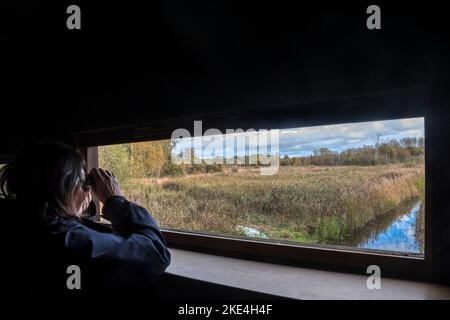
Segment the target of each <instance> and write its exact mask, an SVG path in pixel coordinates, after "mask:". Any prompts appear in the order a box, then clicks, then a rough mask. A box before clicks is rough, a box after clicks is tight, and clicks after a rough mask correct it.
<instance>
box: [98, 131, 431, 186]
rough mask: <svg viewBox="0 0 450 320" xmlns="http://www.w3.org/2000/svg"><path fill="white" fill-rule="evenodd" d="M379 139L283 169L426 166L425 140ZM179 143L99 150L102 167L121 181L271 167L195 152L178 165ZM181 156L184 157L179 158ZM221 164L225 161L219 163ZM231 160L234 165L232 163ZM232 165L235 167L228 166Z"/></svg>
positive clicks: (261, 159) (285, 162)
mask: <svg viewBox="0 0 450 320" xmlns="http://www.w3.org/2000/svg"><path fill="white" fill-rule="evenodd" d="M380 140H381V139H380V136H377V138H376V140H375V143H374V144H373V145H365V146H362V147H359V148H349V149H346V150H343V151H340V152H338V151H333V150H330V149H329V148H319V149H317V150H314V151H313V152H312V154H311V155H308V156H288V155H285V156H283V157H281V158H280V159H279V160H280V165H281V166H308V165H314V166H346V165H359V166H368V165H381V164H389V163H423V159H424V149H425V143H424V142H425V141H424V138H423V137H421V138H415V137H408V138H402V139H399V140H397V139H391V140H389V141H385V142H381V141H380ZM174 148H175V142H174V141H172V140H160V141H148V142H138V143H127V144H117V145H110V146H102V147H99V165H100V166H101V167H104V168H107V169H108V170H111V171H113V172H115V174H116V175H117V177H118V178H119V180H121V181H125V180H127V179H128V178H145V177H148V178H150V177H153V178H155V177H156V178H157V177H162V176H176V175H182V174H192V173H210V172H220V171H223V168H224V166H231V168H232V170H233V171H237V170H238V168H239V167H242V166H251V167H259V166H264V165H267V164H268V161H267V159H270V155H260V154H256V155H246V156H242V157H238V156H235V157H234V158H233V159H228V161H226V159H220V158H216V159H214V160H215V161H211V159H210V160H206V159H204V160H200V161H198V160H199V159H198V158H197V157H196V155H195V154H194V150H193V149H191V150H189V152H191V153H192V154H191V156H192V159H197V161H196V162H197V163H195V164H194V163H190V162H189V163H184V164H179V165H177V164H174V163H173V162H172V160H171V156H172V152H173V150H174ZM179 156H180V155H179ZM218 160H221V161H218ZM230 160H231V161H230ZM226 163H232V164H226Z"/></svg>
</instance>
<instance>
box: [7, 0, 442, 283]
mask: <svg viewBox="0 0 450 320" xmlns="http://www.w3.org/2000/svg"><path fill="white" fill-rule="evenodd" d="M73 3H75V2H72V1H71V2H68V1H58V2H57V3H51V2H50V3H48V2H45V3H44V2H40V1H2V2H1V3H0V61H1V70H0V79H1V80H2V81H1V82H2V84H1V85H0V112H1V113H0V114H1V115H0V120H1V124H0V136H1V137H2V138H1V139H0V162H2V161H3V159H6V158H8V156H9V155H10V154H12V153H13V152H14V151H15V150H17V149H19V148H20V147H21V146H22V145H24V144H26V143H28V142H31V141H33V140H38V139H41V138H58V139H66V140H68V141H73V134H74V133H77V132H84V134H82V135H81V136H80V137H79V143H80V144H81V145H83V144H84V145H95V144H98V143H113V142H119V141H121V140H127V139H144V138H155V137H163V136H167V135H168V134H170V132H171V130H172V129H175V128H176V127H179V126H183V127H187V128H191V126H192V120H194V119H195V120H203V119H205V120H207V124H206V125H205V127H211V126H215V127H218V128H225V127H230V126H231V127H235V126H238V125H239V126H241V127H245V126H252V127H257V126H260V127H263V128H264V127H266V128H267V126H271V125H273V126H276V125H279V126H289V125H290V124H293V123H295V124H302V125H312V124H319V123H339V122H343V121H357V120H369V119H372V118H373V119H375V118H378V119H384V118H389V117H401V116H423V115H426V116H427V117H428V120H427V124H428V126H427V161H428V162H429V163H432V166H431V170H428V169H429V168H427V183H428V182H431V183H430V184H427V190H428V191H427V192H429V194H430V198H429V200H430V201H429V202H430V207H428V208H427V210H428V209H432V210H434V211H433V212H436V214H434V215H435V217H434V220H433V222H432V223H433V225H434V226H435V230H434V232H433V234H432V235H431V236H430V238H429V239H428V240H427V241H433V242H434V243H436V246H434V248H435V249H434V250H435V252H436V255H434V256H435V261H436V262H435V263H434V264H433V266H431V267H430V268H432V269H433V270H435V271H436V274H441V275H442V274H447V278H448V271H446V270H449V269H450V254H449V252H450V238H449V236H448V235H449V234H450V231H449V229H448V228H447V226H449V225H450V221H449V219H450V218H449V215H448V214H447V213H448V212H450V207H449V205H448V203H447V201H446V199H447V198H448V192H449V191H450V190H449V187H448V181H449V179H450V177H449V170H448V168H447V166H448V163H447V162H448V161H447V158H446V157H445V156H444V155H445V154H446V153H448V141H450V140H449V139H450V132H449V126H448V123H449V95H448V92H447V88H448V83H449V81H448V80H449V73H448V72H447V70H448V67H449V65H448V56H449V55H448V54H449V50H448V49H449V41H448V38H449V34H448V32H447V29H448V28H447V26H446V23H447V21H448V19H447V17H446V14H447V13H446V11H445V9H444V8H445V7H444V4H443V3H422V2H419V3H415V2H410V1H377V4H378V5H379V6H380V7H381V11H382V29H381V30H376V31H370V30H368V29H367V28H366V26H365V23H366V18H367V14H366V13H365V12H366V8H367V6H368V5H370V4H372V2H369V1H358V2H356V1H355V2H353V1H352V2H350V1H345V2H342V1H340V2H337V1H327V2H325V1H315V2H311V3H303V2H298V1H297V2H294V3H295V4H292V3H290V2H286V3H283V2H279V1H277V2H270V3H267V4H265V3H261V2H245V3H244V2H243V1H230V0H228V1H211V0H208V1H206V0H205V1H203V0H202V1H177V0H164V1H163V0H161V1H156V0H155V1H147V2H145V3H146V4H143V2H136V3H130V2H122V3H117V4H115V3H111V2H109V1H95V2H94V1H81V0H80V1H76V4H78V5H79V6H80V7H81V11H82V14H81V15H82V29H81V30H68V29H67V28H66V18H67V14H66V13H65V12H66V8H67V6H68V5H70V4H73ZM168 119H170V120H168ZM176 119H179V120H176ZM159 120H161V121H162V122H160V123H158V121H159ZM163 120H167V121H165V122H164V121H163ZM155 122H156V123H155ZM142 126H143V127H145V129H144V130H140V128H141V127H142ZM105 128H113V129H114V128H115V129H114V130H111V131H107V132H104V133H101V132H97V131H95V130H104V129H105ZM141 129H142V128H141ZM427 212H428V211H427ZM437 266H439V267H437Z"/></svg>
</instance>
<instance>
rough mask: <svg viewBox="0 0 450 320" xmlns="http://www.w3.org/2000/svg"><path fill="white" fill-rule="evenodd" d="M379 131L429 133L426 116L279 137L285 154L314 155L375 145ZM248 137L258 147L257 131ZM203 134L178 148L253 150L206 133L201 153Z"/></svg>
mask: <svg viewBox="0 0 450 320" xmlns="http://www.w3.org/2000/svg"><path fill="white" fill-rule="evenodd" d="M266 134H267V133H266ZM266 134H264V133H263V134H261V137H267V135H266ZM243 135H245V133H244V134H231V135H230V134H228V135H227V136H228V137H243ZM377 135H379V136H380V142H384V141H388V140H391V139H401V138H404V137H417V138H419V137H423V136H424V135H425V133H424V118H408V119H399V120H385V121H370V122H358V123H346V124H337V125H325V126H314V127H303V128H292V129H280V130H279V140H278V141H279V152H280V156H281V157H283V156H285V155H286V154H287V155H288V156H308V155H311V154H312V153H313V151H314V150H317V149H319V148H323V147H325V148H328V149H330V150H333V151H337V152H340V151H343V150H346V149H349V148H357V147H362V146H364V145H373V144H374V143H375V139H376V137H377ZM247 137H252V138H250V139H249V140H247V141H248V145H249V146H250V149H252V150H256V144H257V142H256V139H255V138H256V134H255V133H248V134H247ZM201 138H202V137H195V138H183V139H181V140H179V141H178V142H177V145H176V147H175V149H174V152H175V153H177V154H179V153H180V152H182V150H185V149H188V148H191V147H194V150H195V154H196V155H198V156H199V157H200V158H213V157H214V156H220V155H223V154H225V155H226V157H232V156H234V155H235V153H236V152H237V155H238V156H243V155H245V152H246V151H247V153H248V152H249V151H248V150H249V149H248V147H247V149H245V148H242V147H240V148H238V147H236V145H234V146H233V144H231V143H229V144H228V147H227V145H226V143H225V135H219V136H218V135H215V136H206V137H203V150H208V151H206V152H204V154H203V156H201V155H202V148H201V145H202V144H201ZM272 138H273V139H275V138H276V136H273V135H272ZM251 140H253V141H251ZM261 140H264V139H261ZM266 141H270V140H266ZM273 141H274V140H273ZM274 145H276V144H274ZM205 148H206V149H205ZM253 153H254V152H250V154H253Z"/></svg>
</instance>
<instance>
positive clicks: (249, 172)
mask: <svg viewBox="0 0 450 320" xmlns="http://www.w3.org/2000/svg"><path fill="white" fill-rule="evenodd" d="M122 189H123V192H124V194H125V195H126V196H127V197H128V198H129V199H130V200H132V201H135V202H137V203H139V204H141V205H143V206H144V207H146V208H147V209H149V210H150V211H151V212H152V214H153V215H154V216H155V218H156V219H157V221H158V222H159V224H160V225H161V226H162V227H164V228H172V229H179V230H190V231H201V232H214V233H221V234H227V235H242V231H240V229H239V227H238V226H247V227H253V228H256V229H258V230H260V231H262V232H264V233H265V234H266V235H267V236H268V237H269V238H270V239H279V240H291V241H298V242H303V243H330V244H333V243H334V242H337V241H339V240H342V239H344V238H345V237H347V236H349V235H350V234H351V233H352V232H353V231H355V230H358V229H360V228H362V227H364V225H366V224H367V223H368V222H370V221H372V220H374V219H375V218H377V217H378V216H380V215H383V214H386V213H387V212H389V211H390V210H393V209H395V208H396V207H397V206H399V205H400V204H401V203H403V202H405V201H408V200H411V199H418V198H421V197H423V194H424V168H423V166H404V165H386V166H345V167H344V166H343V167H281V168H280V171H279V173H278V174H277V175H274V176H261V175H260V174H259V170H257V169H250V168H244V169H239V171H238V172H232V171H231V170H225V171H224V172H220V173H211V174H198V175H186V176H181V177H170V178H160V179H134V180H129V181H128V182H127V183H125V184H123V187H122Z"/></svg>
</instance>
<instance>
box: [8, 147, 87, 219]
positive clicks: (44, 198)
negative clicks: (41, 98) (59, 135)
mask: <svg viewBox="0 0 450 320" xmlns="http://www.w3.org/2000/svg"><path fill="white" fill-rule="evenodd" d="M83 167H84V162H83V158H82V157H81V155H80V153H78V152H77V151H76V150H74V149H73V148H71V147H69V146H67V145H64V144H60V143H39V144H35V145H33V146H31V147H29V148H27V149H25V150H23V151H22V152H21V153H20V154H18V155H17V157H16V158H15V159H14V160H12V161H11V162H10V163H8V164H7V165H6V166H4V167H3V168H2V169H1V170H0V194H1V195H3V196H4V197H5V198H10V199H17V200H19V201H20V202H22V203H23V204H25V205H27V206H28V207H31V208H32V209H33V210H36V211H35V212H37V213H39V214H40V215H41V217H42V218H43V219H44V220H45V221H47V222H51V221H53V220H54V219H55V218H56V217H58V216H61V217H66V218H68V217H77V216H79V215H80V214H81V212H82V211H83V210H84V209H85V208H86V207H87V205H88V204H89V202H90V200H91V195H90V192H89V190H87V189H86V188H85V180H86V176H85V172H84V169H83Z"/></svg>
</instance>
